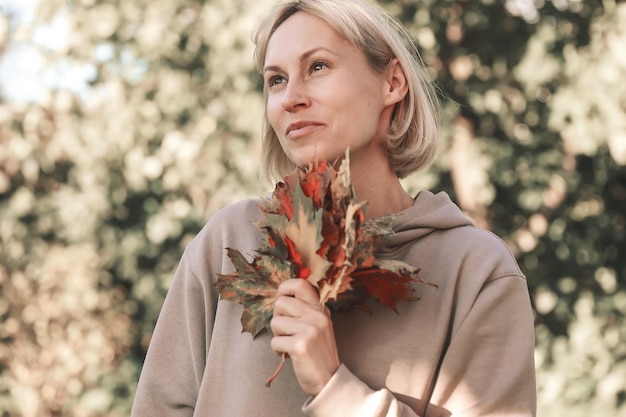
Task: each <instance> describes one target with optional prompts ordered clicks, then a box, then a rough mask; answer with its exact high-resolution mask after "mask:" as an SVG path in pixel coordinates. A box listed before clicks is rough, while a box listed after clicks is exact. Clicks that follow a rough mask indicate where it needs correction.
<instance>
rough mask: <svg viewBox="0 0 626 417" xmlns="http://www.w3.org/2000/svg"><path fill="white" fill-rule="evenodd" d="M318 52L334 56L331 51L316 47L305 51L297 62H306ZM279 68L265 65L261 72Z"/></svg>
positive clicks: (323, 47) (278, 68)
mask: <svg viewBox="0 0 626 417" xmlns="http://www.w3.org/2000/svg"><path fill="white" fill-rule="evenodd" d="M319 51H325V52H329V53H331V54H334V55H336V54H335V52H334V51H333V50H332V49H329V48H326V47H325V46H318V47H315V48H313V49H310V50H308V51H306V52H305V53H303V54H302V55H300V57H299V58H298V60H299V61H300V62H303V61H306V60H307V59H308V58H309V57H310V56H311V55H313V54H315V53H317V52H319ZM280 70H281V68H280V66H279V65H267V66H265V67H263V72H264V73H265V72H267V71H280Z"/></svg>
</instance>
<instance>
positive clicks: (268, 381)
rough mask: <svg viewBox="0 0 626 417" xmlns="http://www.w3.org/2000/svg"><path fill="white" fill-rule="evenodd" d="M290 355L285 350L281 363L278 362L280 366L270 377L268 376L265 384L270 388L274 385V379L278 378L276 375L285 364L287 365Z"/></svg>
mask: <svg viewBox="0 0 626 417" xmlns="http://www.w3.org/2000/svg"><path fill="white" fill-rule="evenodd" d="M288 357H289V355H288V354H287V353H285V352H283V354H282V359H281V360H280V363H279V364H278V368H276V370H275V371H274V373H273V374H272V375H271V376H270V377H269V378H267V381H266V382H265V386H266V387H268V388H269V387H270V386H271V385H272V381H274V379H276V377H277V376H278V373H279V372H280V370H281V369H283V366H284V365H285V362H286V361H287V358H288Z"/></svg>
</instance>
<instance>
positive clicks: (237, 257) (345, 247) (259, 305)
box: [215, 150, 424, 385]
mask: <svg viewBox="0 0 626 417" xmlns="http://www.w3.org/2000/svg"><path fill="white" fill-rule="evenodd" d="M366 208H367V203H366V202H357V201H356V197H355V193H354V189H353V187H352V183H351V181H350V171H349V150H346V154H345V157H344V159H343V161H342V163H341V165H340V167H339V169H338V170H335V169H334V167H333V166H331V165H329V164H328V163H327V162H325V161H323V162H321V163H317V162H316V161H315V162H312V163H311V164H310V165H309V167H308V169H306V170H301V169H296V170H295V171H294V172H293V173H292V174H290V175H288V176H286V177H285V178H284V179H283V181H281V182H279V183H277V184H276V187H275V189H274V192H273V193H272V196H271V198H269V199H266V200H264V202H263V204H262V205H261V206H260V209H261V210H262V211H263V213H264V214H265V216H264V218H263V220H261V221H260V222H259V223H257V224H256V226H257V227H258V228H259V230H261V232H263V234H264V236H265V241H264V243H263V244H262V245H261V247H260V248H258V250H257V251H256V254H255V257H254V258H253V259H252V260H251V261H248V260H247V259H246V258H245V257H244V256H243V255H242V254H241V253H240V252H239V251H237V250H236V249H233V248H227V251H228V256H229V258H230V259H231V262H232V263H233V266H234V267H235V271H234V272H233V273H231V274H228V275H222V274H220V275H218V279H217V283H216V284H215V285H216V286H217V288H218V291H219V293H220V297H221V298H222V299H224V300H230V301H233V302H236V303H239V304H242V305H243V307H244V309H243V313H242V316H241V324H242V327H243V331H245V332H250V333H251V334H252V335H253V337H256V336H257V335H258V334H259V333H261V332H262V331H264V330H270V331H271V329H270V321H271V318H272V314H273V309H274V302H275V300H276V292H277V289H278V286H279V285H280V284H281V283H282V282H283V281H285V280H287V279H291V278H301V279H306V280H307V281H309V282H310V283H311V284H312V285H314V286H315V287H317V289H318V292H319V295H320V304H323V305H328V306H330V307H332V308H334V309H344V308H360V309H364V310H369V308H368V305H369V303H371V302H376V303H379V304H381V305H383V306H386V307H389V308H391V309H394V310H396V311H397V308H396V307H397V304H398V303H400V302H404V301H413V300H416V299H417V297H416V295H415V291H414V288H413V286H412V284H413V283H415V282H424V281H422V280H421V279H420V278H419V276H418V275H417V274H418V272H419V270H418V269H416V268H415V267H413V266H411V265H409V264H407V263H405V262H402V261H398V260H380V259H377V258H376V250H377V248H378V246H379V243H380V239H381V238H382V237H383V236H385V235H387V234H390V233H393V231H392V228H391V222H392V220H393V216H391V215H390V216H382V217H379V218H376V219H371V220H367V221H366V220H364V219H365V210H366ZM285 359H286V355H283V360H282V361H281V365H280V366H279V368H278V369H277V370H276V372H275V373H274V375H272V376H271V377H270V379H269V380H268V385H269V383H270V382H271V381H272V380H273V379H274V378H275V376H276V374H277V373H278V372H279V371H280V368H281V367H282V364H283V363H284V361H285Z"/></svg>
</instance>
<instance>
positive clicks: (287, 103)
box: [281, 81, 310, 112]
mask: <svg viewBox="0 0 626 417" xmlns="http://www.w3.org/2000/svg"><path fill="white" fill-rule="evenodd" d="M281 104H282V106H283V108H284V109H285V110H286V111H288V112H293V111H297V110H298V109H300V108H305V107H308V106H309V104H310V99H309V96H308V94H307V93H306V91H305V86H304V84H303V83H299V82H294V81H290V82H288V83H287V88H286V89H285V91H284V94H283V98H282V101H281Z"/></svg>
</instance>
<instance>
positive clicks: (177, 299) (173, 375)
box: [131, 253, 214, 417]
mask: <svg viewBox="0 0 626 417" xmlns="http://www.w3.org/2000/svg"><path fill="white" fill-rule="evenodd" d="M188 257H189V255H188V254H187V253H185V254H184V255H183V257H182V259H181V262H180V264H179V267H178V270H177V272H176V274H175V276H174V280H173V282H172V285H171V286H170V289H169V291H168V293H167V296H166V299H165V302H164V304H163V307H162V309H161V313H160V315H159V319H158V321H157V324H156V327H155V330H154V333H153V336H152V339H151V341H150V346H149V348H148V352H147V355H146V359H145V362H144V365H143V368H142V371H141V377H140V379H139V384H138V386H137V392H136V395H135V400H134V403H133V408H132V412H131V416H133V417H140V416H150V417H166V416H168V417H174V416H175V417H188V416H189V417H190V416H192V415H193V412H194V408H195V404H196V399H197V397H198V391H199V388H200V383H201V380H202V374H203V370H204V367H205V358H206V349H207V340H206V338H205V335H208V334H210V333H209V332H206V326H207V324H206V323H211V322H212V318H211V315H212V311H213V309H214V305H213V304H214V302H213V301H212V297H210V296H207V294H208V293H210V290H211V288H207V285H206V283H202V282H201V281H200V280H198V279H197V277H196V275H195V274H194V272H193V271H192V270H191V268H190V265H189V263H190V262H189V260H188Z"/></svg>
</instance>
